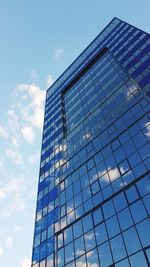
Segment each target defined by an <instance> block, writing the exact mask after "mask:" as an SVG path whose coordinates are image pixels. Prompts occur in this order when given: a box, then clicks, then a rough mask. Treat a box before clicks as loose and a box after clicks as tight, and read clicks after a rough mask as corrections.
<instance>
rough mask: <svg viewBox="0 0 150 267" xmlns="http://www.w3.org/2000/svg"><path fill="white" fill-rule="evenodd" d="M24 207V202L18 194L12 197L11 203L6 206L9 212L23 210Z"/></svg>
mask: <svg viewBox="0 0 150 267" xmlns="http://www.w3.org/2000/svg"><path fill="white" fill-rule="evenodd" d="M25 207H26V204H25V200H24V198H23V197H22V196H21V194H20V193H19V194H16V195H15V196H14V198H13V200H12V202H11V203H10V204H9V206H8V208H9V210H10V211H11V212H14V211H21V210H24V209H25Z"/></svg>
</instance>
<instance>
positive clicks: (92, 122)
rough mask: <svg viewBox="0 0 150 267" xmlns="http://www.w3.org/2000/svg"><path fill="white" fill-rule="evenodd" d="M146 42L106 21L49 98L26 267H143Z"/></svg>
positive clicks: (149, 65) (147, 238)
mask: <svg viewBox="0 0 150 267" xmlns="http://www.w3.org/2000/svg"><path fill="white" fill-rule="evenodd" d="M149 97H150V35H149V34H147V33H145V32H143V31H142V30H139V29H137V28H135V27H133V26H131V25H129V24H128V23H126V22H123V21H121V20H120V19H118V18H114V19H113V20H112V21H111V22H110V23H109V24H108V25H107V27H106V28H105V29H104V30H103V31H102V32H101V33H100V34H99V35H98V36H97V37H96V38H95V39H94V41H93V42H92V43H91V44H90V45H89V46H88V47H87V48H86V49H85V50H84V51H83V53H82V54H81V55H80V56H79V57H78V58H77V59H76V60H75V61H74V62H73V63H72V65H71V66H70V67H69V68H68V69H67V70H66V71H65V72H64V73H63V74H62V75H61V76H60V78H59V79H58V80H57V81H56V82H55V83H54V84H53V85H52V86H51V87H50V88H49V89H48V91H47V97H46V105H45V120H44V128H43V140H42V150H41V165H40V175H39V186H38V194H37V208H36V219H35V232H34V242H33V256H32V267H63V266H66V267H99V266H100V267H128V266H129V267H148V266H150V174H149V169H150V160H149V155H150V147H149V143H148V142H149V138H150V122H149V109H150V103H149Z"/></svg>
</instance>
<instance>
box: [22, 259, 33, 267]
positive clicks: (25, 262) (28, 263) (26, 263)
mask: <svg viewBox="0 0 150 267" xmlns="http://www.w3.org/2000/svg"><path fill="white" fill-rule="evenodd" d="M30 266H31V261H30V259H24V260H23V261H22V265H21V267H30Z"/></svg>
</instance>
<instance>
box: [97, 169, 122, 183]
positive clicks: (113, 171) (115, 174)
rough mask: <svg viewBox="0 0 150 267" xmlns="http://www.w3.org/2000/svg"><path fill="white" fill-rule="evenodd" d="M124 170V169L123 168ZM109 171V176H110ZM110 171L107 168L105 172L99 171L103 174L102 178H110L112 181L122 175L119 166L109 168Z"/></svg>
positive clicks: (107, 179) (106, 179)
mask: <svg viewBox="0 0 150 267" xmlns="http://www.w3.org/2000/svg"><path fill="white" fill-rule="evenodd" d="M122 170H123V169H122ZM108 173H109V176H108ZM108 173H107V172H106V170H104V171H103V172H99V175H100V176H102V179H103V180H104V181H106V182H109V179H110V181H111V182H113V181H115V180H116V179H117V178H119V177H120V173H119V171H118V168H114V169H111V168H110V167H109V168H108Z"/></svg>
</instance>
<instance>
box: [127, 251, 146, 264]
mask: <svg viewBox="0 0 150 267" xmlns="http://www.w3.org/2000/svg"><path fill="white" fill-rule="evenodd" d="M130 263H131V267H141V266H142V267H148V265H147V262H146V260H145V257H144V254H143V252H138V253H136V254H134V255H133V256H131V257H130Z"/></svg>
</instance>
